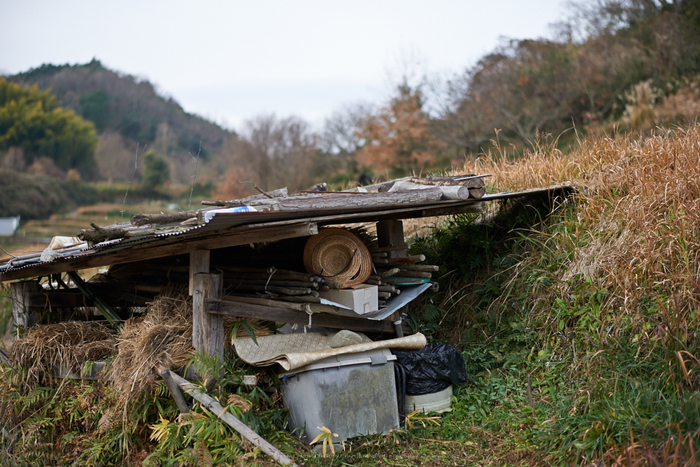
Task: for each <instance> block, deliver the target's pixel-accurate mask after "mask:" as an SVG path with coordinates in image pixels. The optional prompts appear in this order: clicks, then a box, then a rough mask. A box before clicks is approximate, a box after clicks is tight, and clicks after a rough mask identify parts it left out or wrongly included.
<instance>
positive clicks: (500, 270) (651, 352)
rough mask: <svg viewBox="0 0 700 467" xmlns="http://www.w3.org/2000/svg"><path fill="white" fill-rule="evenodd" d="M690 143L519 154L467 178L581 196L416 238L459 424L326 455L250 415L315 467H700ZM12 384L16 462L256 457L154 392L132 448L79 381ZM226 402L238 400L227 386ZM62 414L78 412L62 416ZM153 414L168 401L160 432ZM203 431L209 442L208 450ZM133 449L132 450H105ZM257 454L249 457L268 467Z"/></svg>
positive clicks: (693, 132) (442, 421)
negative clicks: (48, 456)
mask: <svg viewBox="0 0 700 467" xmlns="http://www.w3.org/2000/svg"><path fill="white" fill-rule="evenodd" d="M698 149H700V127H698V126H694V127H692V128H691V129H689V130H681V129H673V130H668V131H659V132H658V133H657V136H653V137H645V138H636V137H627V138H618V139H607V138H600V139H595V140H591V141H583V142H581V144H580V147H579V148H578V149H576V150H574V151H572V152H571V153H570V154H562V153H561V152H559V151H557V150H552V149H550V148H549V147H547V146H536V147H535V148H534V151H533V152H532V153H530V154H528V155H526V156H525V157H523V158H521V159H518V160H510V159H509V158H508V157H506V155H503V154H500V153H499V155H498V156H496V157H494V158H492V159H490V158H481V159H479V160H477V161H475V162H474V163H473V164H472V165H470V166H468V167H465V168H464V170H466V171H467V172H475V173H491V174H493V175H494V177H493V179H492V180H491V182H492V183H493V184H494V188H495V189H496V190H499V191H501V190H513V189H525V188H530V187H541V186H547V185H549V184H550V183H556V182H563V181H571V182H572V183H573V184H574V185H575V186H576V187H577V188H578V189H579V192H578V195H577V196H575V197H573V198H569V199H567V200H559V202H558V203H556V205H555V206H554V207H555V209H554V210H553V212H552V213H551V214H550V210H549V209H545V208H544V206H543V205H542V204H538V202H537V200H535V199H530V200H528V201H529V203H528V204H527V205H519V206H518V205H516V206H514V207H513V206H511V208H510V210H509V209H507V208H506V210H505V211H503V212H502V213H501V215H500V216H498V217H496V218H495V219H493V220H492V222H490V223H489V224H479V223H477V222H475V220H474V219H472V218H469V217H464V218H459V219H455V220H454V221H453V222H451V223H450V224H449V225H448V226H447V227H444V228H442V229H440V230H436V231H435V232H434V233H433V235H431V236H426V237H422V238H417V239H416V240H415V241H414V246H413V249H414V251H421V252H424V253H426V254H427V255H429V256H430V259H429V260H428V262H433V261H434V262H435V264H441V265H442V267H443V270H441V277H440V283H441V292H440V293H439V294H437V295H435V296H433V297H431V299H432V303H427V304H426V306H425V308H424V309H423V310H422V312H420V313H418V314H416V315H415V316H413V317H412V321H413V323H414V324H415V325H416V326H417V328H418V329H420V330H421V331H423V332H425V333H427V334H428V335H429V336H430V337H431V338H432V339H435V340H443V341H444V340H450V341H452V342H454V343H456V344H458V345H460V346H461V348H462V349H463V352H464V356H465V359H466V361H467V368H468V370H469V374H470V378H471V380H470V382H469V383H467V384H465V385H464V386H463V387H461V388H459V389H458V390H457V392H456V395H455V399H454V407H453V410H452V412H451V413H448V414H445V415H444V416H442V417H440V418H435V419H434V418H431V417H413V419H412V420H410V427H406V428H405V429H402V430H400V431H397V432H395V433H392V434H390V435H388V436H384V437H380V436H372V437H368V438H363V439H359V440H355V441H353V442H352V443H349V445H348V448H349V449H348V451H346V452H344V453H340V454H338V455H336V456H334V457H333V458H332V459H328V458H326V459H321V458H320V457H316V456H315V455H313V454H310V453H308V452H306V451H305V450H304V449H303V448H302V447H301V446H300V445H299V444H298V443H296V442H294V441H293V440H291V439H290V438H289V437H288V436H287V435H285V434H284V433H283V432H281V431H280V427H281V425H280V424H279V423H280V421H279V420H280V419H279V418H278V416H279V411H278V410H277V409H275V406H276V402H275V401H273V400H268V399H266V398H265V397H264V396H262V395H261V394H260V393H259V392H254V393H247V392H245V391H244V390H242V389H241V388H239V389H237V390H236V391H237V392H238V394H237V395H238V396H240V397H242V398H244V399H247V400H250V401H252V402H253V403H254V404H256V405H257V407H258V408H257V409H255V410H254V411H253V412H255V411H256V410H259V411H258V412H257V415H253V414H251V412H247V414H248V415H245V417H247V419H249V420H250V423H252V424H253V425H254V426H255V427H256V429H258V430H260V431H261V433H262V434H263V435H264V436H267V437H269V438H270V439H271V441H273V443H275V444H277V445H279V446H281V447H282V449H283V450H284V451H285V452H287V453H289V454H291V456H292V457H293V458H295V459H296V460H297V461H298V462H299V463H300V464H305V465H348V464H351V465H365V466H370V465H534V464H540V465H603V464H604V465H613V464H615V463H616V462H619V463H620V464H622V465H656V464H654V462H658V464H660V465H694V464H697V455H698V454H697V453H696V450H697V448H696V446H697V445H698V442H700V440H699V439H698V438H699V437H700V393H698V387H699V386H700V378H699V377H698V370H700V361H698V357H699V356H700V348H699V341H698V337H697V328H698V316H699V315H700V306H698V297H699V296H700V284H699V282H700V279H699V273H698V272H699V268H700V258H699V257H698V255H699V253H700V164H698V156H697V154H698ZM496 152H497V153H498V152H499V151H498V148H496ZM462 170H463V169H460V172H462ZM5 371H7V370H5ZM3 381H5V383H4V386H5V387H4V388H3V393H4V394H5V396H4V397H3V399H5V400H4V401H3V402H4V403H8V402H11V403H12V405H13V406H14V407H15V409H14V412H13V413H14V415H13V418H12V419H13V420H14V422H13V423H14V425H16V426H19V427H22V430H15V429H10V428H11V427H10V426H6V427H5V430H6V431H5V432H4V433H6V434H4V435H3V436H4V439H5V440H7V441H5V443H6V444H5V446H6V447H7V450H6V453H7V454H6V455H7V456H8V457H7V458H8V459H13V460H14V459H16V458H17V457H18V456H28V455H29V453H30V452H32V453H34V454H36V455H37V456H39V454H40V453H42V452H45V451H42V450H41V449H38V448H37V446H38V447H39V448H41V447H43V448H44V449H46V448H49V449H53V452H54V453H56V452H58V453H60V452H64V453H66V456H68V455H69V454H70V452H71V450H73V452H77V451H76V450H79V452H80V454H79V457H80V458H81V459H82V462H88V463H90V462H93V463H95V462H96V463H101V464H102V465H106V464H107V463H109V462H117V461H116V459H121V460H120V462H122V463H132V464H134V465H137V464H139V463H140V462H141V461H142V460H143V459H144V458H146V456H147V455H148V454H149V453H153V454H152V455H151V456H150V457H148V461H149V462H150V463H151V465H172V463H173V462H174V459H180V460H182V461H184V460H187V459H189V460H190V461H191V462H197V460H198V459H199V460H205V461H206V462H207V463H209V461H210V460H211V461H213V462H214V463H220V464H221V465H224V464H225V463H226V462H233V459H234V457H232V456H236V455H238V454H241V453H242V451H249V450H250V447H249V446H246V445H245V444H239V443H236V442H235V438H226V439H227V440H228V441H226V443H223V444H222V441H221V440H220V439H219V438H220V436H219V435H218V434H217V433H219V430H224V429H225V428H223V427H221V426H220V425H221V424H220V423H218V422H217V421H216V420H215V419H213V418H212V417H211V416H199V415H198V416H190V417H188V418H183V419H180V420H179V421H177V420H176V419H175V418H174V415H175V412H174V410H173V408H172V407H171V405H172V404H171V403H169V401H168V400H167V398H164V397H162V396H163V394H164V392H163V391H162V388H161V390H160V392H159V393H158V394H159V395H158V396H154V397H153V398H150V399H149V400H148V401H142V402H140V404H142V405H141V406H138V407H139V409H138V410H135V411H134V412H133V413H135V414H138V417H136V418H133V420H131V421H130V423H131V424H132V425H133V428H132V430H130V431H131V432H132V433H133V436H131V437H129V436H128V435H126V434H124V430H121V431H120V432H119V433H122V434H121V435H119V436H118V437H117V438H110V436H114V433H112V432H111V431H110V430H109V429H100V428H98V425H99V424H98V423H97V421H98V420H99V419H100V417H102V416H103V414H102V412H105V411H107V410H108V407H107V405H106V401H107V400H108V399H104V398H102V396H103V394H104V393H106V394H107V395H108V396H109V388H108V389H106V390H104V389H101V388H99V387H98V388H97V389H94V387H93V386H92V385H90V384H88V383H82V384H81V383H76V384H73V383H71V384H70V385H68V386H64V387H63V389H62V391H63V394H64V395H65V396H66V398H65V399H64V402H60V403H59V402H58V398H54V397H53V395H54V394H55V393H56V389H51V390H48V389H46V390H42V391H39V392H37V391H38V390H35V391H32V392H30V393H29V394H30V395H31V397H32V400H27V396H22V395H20V394H19V391H17V389H16V387H14V386H12V385H11V384H10V382H11V381H12V379H11V378H3ZM81 388H82V389H81ZM60 391H61V390H59V392H60ZM81 391H82V392H81ZM217 391H218V392H217ZM217 391H215V394H216V395H217V396H218V397H219V398H220V400H222V401H223V402H226V401H229V405H230V406H231V400H232V399H231V398H230V393H229V392H228V391H230V389H226V388H224V387H223V386H221V387H220V389H217ZM98 392H99V394H98ZM80 394H88V395H89V396H90V397H85V396H81V395H80ZM97 395H99V396H100V397H96V396H97ZM227 397H228V399H227ZM23 398H24V399H23ZM20 401H22V402H23V403H22V404H20V403H19V402H20ZM46 401H49V402H46ZM66 401H67V402H66ZM71 401H73V402H71ZM70 403H73V404H74V405H75V406H76V407H77V410H78V412H77V415H75V416H71V418H68V416H67V415H65V414H63V412H64V405H66V404H70ZM42 404H43V405H42ZM61 404H63V405H61ZM144 404H146V405H144ZM158 404H170V405H168V406H167V407H166V406H164V407H165V408H163V411H162V413H163V414H164V415H163V417H164V418H161V419H160V420H159V419H158V417H157V416H156V415H155V412H154V407H155V406H157V405H158ZM5 407H8V406H7V405H5ZM6 410H8V409H6ZM231 410H233V411H234V412H236V411H237V412H236V413H239V414H240V409H236V408H235V407H233V408H232V409H231ZM198 412H200V413H201V409H199V410H198ZM37 413H41V414H42V415H41V417H37ZM271 415H272V416H271ZM52 417H53V418H52ZM52 420H53V421H52ZM330 428H332V427H330ZM212 433H214V434H216V436H214V435H212ZM205 434H207V436H214V438H207V440H208V441H207V442H204V440H205V436H204V435H205ZM149 435H150V436H151V439H149V438H148V436H149ZM37 441H38V444H37ZM126 446H129V447H130V451H129V453H130V454H129V455H126V456H125V455H123V454H122V455H120V454H119V453H117V452H113V451H114V450H119V449H123V448H125V447H126ZM224 446H227V447H224ZM10 448H11V449H10ZM257 457H258V459H257V460H255V459H254V458H253V456H250V455H249V456H248V457H247V458H246V460H244V461H243V462H244V464H249V465H263V464H264V465H268V461H267V460H266V459H265V460H263V459H262V458H263V457H264V456H263V455H259V456H257ZM25 458H28V457H25ZM62 458H64V459H74V458H75V456H72V457H62ZM125 459H126V460H125ZM226 459H228V460H226ZM183 465H184V464H183ZM269 465H272V464H271V463H269Z"/></svg>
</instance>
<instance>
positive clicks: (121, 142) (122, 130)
mask: <svg viewBox="0 0 700 467" xmlns="http://www.w3.org/2000/svg"><path fill="white" fill-rule="evenodd" d="M10 80H11V81H13V82H16V83H19V84H22V85H25V86H31V85H34V84H36V85H38V87H39V88H41V89H51V92H52V93H53V94H54V95H55V96H56V97H57V99H58V102H59V103H60V105H61V106H62V107H65V108H68V109H72V110H73V111H74V112H75V113H76V114H78V115H80V116H82V117H83V118H84V119H86V120H89V121H91V122H93V123H94V125H95V128H96V130H97V131H98V132H99V133H100V137H101V138H100V144H99V145H98V148H97V152H96V157H97V165H98V167H99V169H100V173H99V174H98V177H102V178H107V179H111V180H128V179H129V177H130V176H131V173H132V170H128V169H129V167H131V166H132V165H133V159H134V153H135V148H136V146H137V145H139V146H140V147H150V148H153V149H154V150H156V151H157V152H159V153H160V154H162V155H163V156H165V157H167V159H168V160H169V161H170V162H171V163H172V164H173V165H174V169H175V170H174V172H173V175H174V177H175V180H176V181H180V182H182V181H189V177H190V176H191V175H192V172H191V168H190V167H189V164H190V162H191V157H190V154H192V155H193V156H196V155H197V154H199V155H200V157H201V158H202V160H207V159H209V158H212V157H215V154H216V153H218V152H220V151H221V150H222V148H223V147H224V145H225V144H226V143H227V141H228V139H229V138H234V139H235V134H233V133H231V132H229V131H226V130H224V129H222V128H221V127H219V126H218V125H216V124H214V123H211V122H209V121H207V120H205V119H203V118H201V117H198V116H196V115H192V114H188V113H187V112H185V111H184V110H183V109H182V107H181V106H180V105H179V104H178V103H177V102H175V101H174V100H173V99H172V98H166V97H163V96H162V95H160V94H158V92H157V91H156V89H155V88H154V87H153V85H152V84H151V83H149V82H148V81H147V80H140V79H138V78H136V77H134V76H130V75H126V74H123V73H118V72H116V71H112V70H109V69H107V68H105V67H104V66H103V65H102V64H101V63H100V62H99V61H98V60H93V61H91V62H90V63H88V64H85V65H59V66H56V65H50V64H45V65H42V66H40V67H38V68H34V69H32V70H29V71H27V72H26V73H20V74H18V75H14V76H11V77H10Z"/></svg>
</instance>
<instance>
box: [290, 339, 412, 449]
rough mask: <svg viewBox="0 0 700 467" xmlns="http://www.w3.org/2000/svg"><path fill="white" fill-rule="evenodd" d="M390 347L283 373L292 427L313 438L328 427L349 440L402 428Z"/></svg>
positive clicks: (333, 358) (307, 438)
mask: <svg viewBox="0 0 700 467" xmlns="http://www.w3.org/2000/svg"><path fill="white" fill-rule="evenodd" d="M395 359H396V357H395V356H394V355H392V354H391V352H390V351H389V350H386V349H383V350H372V351H369V352H362V353H356V354H349V355H339V356H336V357H331V358H327V359H324V360H321V361H319V362H316V363H314V364H312V365H308V366H305V367H303V368H299V369H298V370H295V371H293V372H289V373H286V374H282V375H280V376H281V378H282V381H283V384H282V392H283V396H284V404H285V406H286V407H287V408H288V409H289V429H290V431H292V432H293V433H295V434H296V435H297V436H299V437H300V438H301V439H302V440H303V441H304V442H307V443H308V442H310V441H311V440H313V439H314V438H315V437H316V436H317V435H318V434H320V433H321V430H320V429H319V427H326V428H328V429H330V430H331V431H332V432H333V433H337V434H338V436H339V438H335V439H342V440H346V439H349V438H353V437H355V436H361V435H368V434H373V433H388V432H389V431H390V430H392V429H395V428H398V426H399V412H398V403H397V401H396V383H395V380H394V364H393V363H392V360H395Z"/></svg>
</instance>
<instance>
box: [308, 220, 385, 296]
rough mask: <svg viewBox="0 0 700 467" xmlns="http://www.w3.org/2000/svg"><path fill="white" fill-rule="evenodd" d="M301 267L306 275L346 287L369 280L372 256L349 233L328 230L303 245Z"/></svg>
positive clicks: (342, 230)
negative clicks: (302, 266)
mask: <svg viewBox="0 0 700 467" xmlns="http://www.w3.org/2000/svg"><path fill="white" fill-rule="evenodd" d="M304 266H305V267H306V270H307V271H308V272H309V273H312V274H318V275H321V276H323V277H325V278H327V279H328V280H331V281H334V282H341V283H342V284H343V288H346V287H351V286H353V285H357V284H361V283H363V282H364V281H366V280H367V278H369V276H370V274H371V273H372V257H371V255H370V253H369V250H368V249H367V247H366V246H365V244H364V243H362V240H360V239H359V238H358V237H357V236H356V235H354V234H353V233H352V232H349V231H347V230H345V229H340V228H335V227H331V228H326V229H323V230H321V231H320V232H319V233H318V234H317V235H314V236H312V237H310V238H309V240H308V241H307V242H306V246H305V247H304Z"/></svg>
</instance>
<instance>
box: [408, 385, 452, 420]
mask: <svg viewBox="0 0 700 467" xmlns="http://www.w3.org/2000/svg"><path fill="white" fill-rule="evenodd" d="M451 408H452V385H450V386H447V387H446V388H445V389H443V390H442V391H438V392H433V393H431V394H422V395H420V396H409V395H406V405H405V407H404V410H405V411H406V413H407V414H409V413H411V412H413V411H414V410H420V411H421V412H423V413H428V412H437V413H442V412H447V411H448V410H450V409H451Z"/></svg>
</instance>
